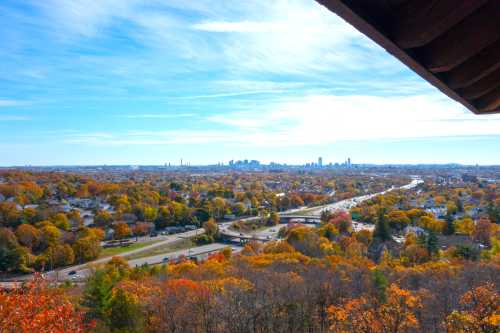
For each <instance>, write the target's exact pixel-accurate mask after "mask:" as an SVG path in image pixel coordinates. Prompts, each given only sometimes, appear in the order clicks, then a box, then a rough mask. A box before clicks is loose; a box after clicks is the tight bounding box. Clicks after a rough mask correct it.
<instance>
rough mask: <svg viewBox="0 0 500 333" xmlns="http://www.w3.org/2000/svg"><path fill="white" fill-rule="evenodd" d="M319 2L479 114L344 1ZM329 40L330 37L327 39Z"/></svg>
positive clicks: (321, 0) (320, 0)
mask: <svg viewBox="0 0 500 333" xmlns="http://www.w3.org/2000/svg"><path fill="white" fill-rule="evenodd" d="M316 1H317V2H319V3H321V4H322V5H324V6H325V7H326V8H328V9H329V10H330V11H332V12H335V13H336V14H337V15H339V16H340V17H342V18H343V19H344V20H346V21H347V22H349V23H350V24H351V25H352V26H354V28H356V29H358V30H359V31H361V32H362V33H363V34H365V35H366V36H368V37H369V38H371V39H372V40H373V41H374V42H375V43H377V44H379V45H380V46H381V47H383V48H384V49H386V51H387V52H389V53H390V54H392V55H394V56H395V57H396V58H397V59H399V61H401V62H402V63H403V64H405V65H406V66H408V67H409V68H410V69H412V70H413V71H415V72H416V73H417V74H418V75H420V76H421V77H422V78H424V79H425V80H427V81H428V82H429V83H431V84H432V85H434V86H435V87H436V88H438V89H439V90H441V91H442V92H443V93H444V94H446V95H448V97H450V98H452V99H454V100H456V101H458V102H459V103H461V104H463V105H464V106H465V107H466V108H468V109H469V110H471V111H472V112H474V113H478V111H477V109H476V107H475V106H474V105H472V103H470V102H469V101H468V100H466V99H465V98H463V97H462V96H460V95H459V94H457V93H456V92H455V91H454V90H453V89H450V87H448V85H447V84H445V82H443V80H442V78H439V77H437V76H436V75H434V74H433V73H431V72H429V71H428V70H427V69H426V68H425V67H424V66H422V64H420V63H419V62H418V61H416V59H415V58H414V57H413V56H410V55H409V54H408V53H407V52H405V51H404V50H403V49H401V48H400V47H399V46H398V45H396V43H394V42H393V41H392V40H391V39H389V38H388V37H387V36H386V35H384V34H383V33H382V32H381V31H380V30H379V29H377V28H376V27H375V26H374V25H373V24H371V23H370V22H368V21H366V20H365V19H363V18H362V17H360V16H359V15H358V14H357V13H356V12H354V11H353V9H351V8H350V7H349V6H348V5H347V4H346V3H345V2H344V1H342V0H316ZM326 38H328V37H326Z"/></svg>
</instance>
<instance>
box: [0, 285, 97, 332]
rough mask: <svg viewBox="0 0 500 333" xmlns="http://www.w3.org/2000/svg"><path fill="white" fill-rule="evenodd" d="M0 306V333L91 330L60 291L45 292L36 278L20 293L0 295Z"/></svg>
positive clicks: (49, 289)
mask: <svg viewBox="0 0 500 333" xmlns="http://www.w3.org/2000/svg"><path fill="white" fill-rule="evenodd" d="M0 304H1V305H2V306H0V331H1V332H40V333H43V332H46V333H49V332H74V333H83V332H86V331H88V330H90V329H91V328H92V326H93V322H87V323H86V322H85V321H84V319H83V313H82V312H81V311H79V310H77V309H76V308H75V307H74V306H73V304H72V303H71V302H69V300H68V297H67V296H66V295H65V294H64V292H63V291H62V290H61V289H56V288H49V287H48V286H47V284H46V282H45V281H43V279H41V278H40V277H35V280H34V281H31V282H29V283H27V284H26V286H25V287H24V288H23V289H17V290H14V291H11V292H4V291H0Z"/></svg>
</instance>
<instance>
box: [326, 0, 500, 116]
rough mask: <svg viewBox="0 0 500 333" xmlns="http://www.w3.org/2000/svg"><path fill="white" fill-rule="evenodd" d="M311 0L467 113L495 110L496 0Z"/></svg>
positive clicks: (499, 41) (499, 82) (499, 61)
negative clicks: (394, 58)
mask: <svg viewBox="0 0 500 333" xmlns="http://www.w3.org/2000/svg"><path fill="white" fill-rule="evenodd" d="M317 1H318V2H319V3H321V4H322V5H324V6H325V7H326V8H328V9H329V10H330V11H332V12H335V13H336V14H338V15H339V16H340V17H342V18H343V19H344V20H346V21H347V22H349V23H350V24H351V25H353V26H354V27H355V28H356V29H358V30H359V31H361V32H362V33H363V34H365V35H367V36H368V37H370V38H371V39H372V40H374V41H375V42H376V43H377V44H379V45H380V46H382V47H383V48H385V49H386V50H387V51H388V52H389V53H391V54H393V55H394V56H395V57H396V58H398V59H399V60H400V61H401V62H403V63H404V64H405V65H407V66H408V67H410V68H411V69H412V70H413V71H415V72H416V73H417V74H419V75H420V76H421V77H423V78H424V79H425V80H427V81H428V82H430V83H431V84H432V85H434V86H435V87H437V88H438V89H440V90H441V91H442V92H444V93H445V94H446V95H448V96H449V97H451V98H453V99H454V100H456V101H458V102H460V103H462V104H463V105H464V106H465V107H467V108H468V109H469V110H471V111H472V112H474V113H476V114H488V113H498V112H500V0H317Z"/></svg>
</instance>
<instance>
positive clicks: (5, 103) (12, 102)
mask: <svg viewBox="0 0 500 333" xmlns="http://www.w3.org/2000/svg"><path fill="white" fill-rule="evenodd" d="M25 103H26V102H24V101H16V100H13V99H0V107H7V106H19V105H23V104H25Z"/></svg>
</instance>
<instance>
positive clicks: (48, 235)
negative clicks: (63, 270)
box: [40, 224, 61, 249]
mask: <svg viewBox="0 0 500 333" xmlns="http://www.w3.org/2000/svg"><path fill="white" fill-rule="evenodd" d="M40 232H41V237H40V240H41V241H40V243H41V245H42V247H43V248H44V249H45V248H48V247H50V246H55V245H57V244H58V243H59V239H60V238H61V231H60V230H59V229H57V228H56V227H55V226H54V225H52V224H47V225H45V226H44V227H42V228H41V229H40Z"/></svg>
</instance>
